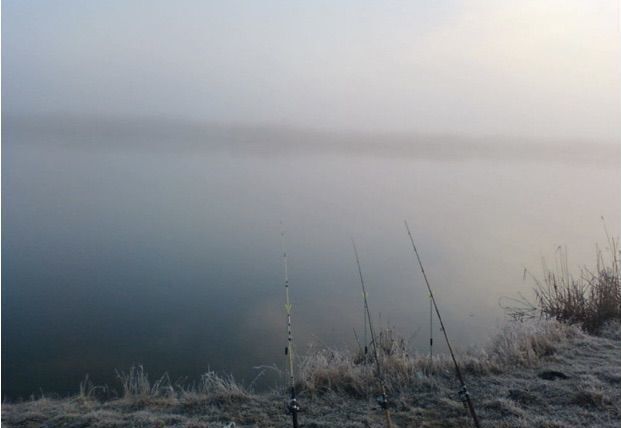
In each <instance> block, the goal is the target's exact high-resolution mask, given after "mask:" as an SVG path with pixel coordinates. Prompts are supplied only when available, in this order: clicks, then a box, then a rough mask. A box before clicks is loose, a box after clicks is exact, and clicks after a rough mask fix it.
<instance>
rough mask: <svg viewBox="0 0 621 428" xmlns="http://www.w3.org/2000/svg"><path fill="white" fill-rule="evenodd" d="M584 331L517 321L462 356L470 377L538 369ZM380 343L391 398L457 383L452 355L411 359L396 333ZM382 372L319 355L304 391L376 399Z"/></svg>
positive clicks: (354, 359) (308, 363) (303, 369)
mask: <svg viewBox="0 0 621 428" xmlns="http://www.w3.org/2000/svg"><path fill="white" fill-rule="evenodd" d="M581 334H582V333H581V332H580V330H579V329H577V328H574V327H572V326H569V325H565V324H562V323H560V322H556V321H552V320H540V321H532V320H531V321H526V322H514V323H511V324H508V325H506V326H505V327H504V328H503V329H502V331H501V332H500V333H499V334H498V335H497V336H495V337H494V338H493V339H492V340H491V341H490V342H489V343H488V344H486V345H485V346H484V347H482V348H481V349H479V350H478V351H471V352H469V353H465V354H462V355H461V356H459V358H458V359H459V360H460V361H459V362H460V365H461V367H462V369H463V371H464V372H465V373H466V374H472V375H487V374H498V373H502V372H505V371H508V370H512V369H515V368H523V367H535V366H537V365H538V364H539V363H540V361H541V359H542V358H543V357H545V356H547V355H550V354H552V353H553V352H554V351H555V350H556V348H557V346H558V345H559V344H560V343H563V342H565V341H566V340H567V339H569V338H572V337H576V336H578V335H581ZM379 337H380V338H381V342H380V340H378V342H379V343H381V344H380V346H379V347H378V351H380V359H381V363H382V369H383V376H384V379H385V382H386V386H387V389H388V391H389V393H390V394H393V395H395V394H399V393H402V392H406V391H410V390H411V389H412V388H413V387H421V386H422V387H424V386H425V385H427V386H428V385H429V384H430V383H433V377H437V376H440V377H443V378H452V377H453V376H454V367H453V363H452V360H451V359H450V357H449V356H448V355H436V356H434V357H433V359H430V358H429V357H428V356H426V355H425V356H422V355H416V354H413V355H410V354H409V353H408V351H407V347H406V346H405V341H404V340H403V339H402V338H399V337H397V336H395V334H394V332H393V331H392V330H390V329H388V330H384V331H382V333H381V334H380V335H379ZM375 373H376V371H375V366H374V364H373V361H371V359H370V357H369V358H368V359H367V362H366V363H365V359H364V357H361V355H360V351H358V352H356V353H350V352H344V351H336V350H326V349H322V350H319V351H317V352H315V353H313V354H311V355H308V356H306V357H304V358H303V359H302V362H301V365H300V380H299V385H298V386H299V388H300V389H303V390H305V391H307V392H309V393H310V394H311V395H317V394H319V395H320V394H325V393H328V392H330V393H344V394H348V395H350V396H352V397H354V398H360V397H365V396H367V388H370V394H371V395H373V394H376V393H377V390H376V385H377V380H376V374H375Z"/></svg>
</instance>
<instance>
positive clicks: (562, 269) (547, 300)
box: [511, 235, 621, 334]
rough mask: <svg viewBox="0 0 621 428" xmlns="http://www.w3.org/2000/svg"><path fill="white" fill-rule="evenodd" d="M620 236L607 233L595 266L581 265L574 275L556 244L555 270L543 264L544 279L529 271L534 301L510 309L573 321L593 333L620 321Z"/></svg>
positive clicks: (521, 315)
mask: <svg viewBox="0 0 621 428" xmlns="http://www.w3.org/2000/svg"><path fill="white" fill-rule="evenodd" d="M619 255H620V253H619V239H618V238H614V237H610V236H609V235H607V243H606V246H605V247H604V249H601V248H599V247H598V248H597V250H596V263H595V268H588V267H582V268H581V269H580V273H579V274H578V275H577V276H574V275H572V274H571V273H570V270H569V267H568V264H567V251H566V250H563V249H562V248H560V247H559V249H558V252H557V257H558V258H557V260H556V267H555V269H554V270H552V269H549V268H547V267H546V266H545V265H544V273H543V279H542V280H540V279H539V278H537V277H536V276H535V275H532V274H530V272H528V271H525V274H528V275H530V277H531V278H532V279H533V281H534V282H535V296H536V304H534V305H532V304H530V303H528V302H525V300H524V299H523V300H522V302H523V303H525V304H523V305H521V307H519V308H512V309H513V311H511V314H512V315H513V316H514V317H517V318H524V317H525V316H532V315H533V313H535V312H538V313H539V315H540V316H543V317H545V318H551V319H556V320H558V321H561V322H564V323H568V324H576V325H579V326H581V327H582V328H583V329H584V330H585V331H587V332H589V333H593V334H597V333H599V332H600V329H601V328H602V327H603V326H604V325H605V324H606V322H608V321H611V320H617V321H620V320H621V262H620V258H619Z"/></svg>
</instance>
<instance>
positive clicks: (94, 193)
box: [2, 122, 621, 398]
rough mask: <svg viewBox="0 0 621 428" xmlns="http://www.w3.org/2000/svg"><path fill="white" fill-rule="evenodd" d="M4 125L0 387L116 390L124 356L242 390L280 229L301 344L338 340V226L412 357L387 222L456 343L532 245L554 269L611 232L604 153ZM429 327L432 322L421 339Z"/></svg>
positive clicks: (483, 333) (263, 342)
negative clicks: (219, 377) (84, 383)
mask: <svg viewBox="0 0 621 428" xmlns="http://www.w3.org/2000/svg"><path fill="white" fill-rule="evenodd" d="M19 129H20V128H19V127H18V126H15V127H12V125H11V123H10V122H9V123H8V124H6V125H4V127H3V161H2V162H3V165H2V166H3V169H2V191H3V192H2V268H3V269H2V391H3V395H4V396H5V397H9V398H18V397H20V396H21V397H28V396H29V395H30V394H32V393H34V394H38V393H40V392H41V391H43V392H44V393H58V394H61V395H62V394H68V393H72V392H76V391H77V389H78V385H79V382H80V380H82V379H83V378H84V376H85V375H86V374H87V373H88V374H89V375H90V378H91V379H92V380H93V381H94V382H95V383H97V384H104V383H106V384H109V385H112V386H116V385H117V383H116V381H115V369H119V370H127V369H128V368H129V367H130V366H131V365H132V364H137V363H141V364H144V366H145V368H146V369H147V371H149V373H150V374H151V376H152V377H159V375H161V374H162V373H163V372H168V373H169V374H170V375H171V377H172V378H173V379H176V378H182V377H187V378H189V379H194V378H197V377H198V375H199V374H200V373H201V372H204V371H206V370H208V369H210V368H211V369H214V370H217V371H221V372H230V373H233V374H234V375H235V377H236V378H237V379H239V380H242V381H244V382H246V383H248V382H250V381H251V380H252V379H254V378H255V376H257V374H258V373H259V370H258V369H256V368H255V367H257V366H262V365H274V364H275V365H276V366H278V367H281V368H282V367H283V366H284V355H283V350H284V347H285V345H286V323H285V314H284V308H283V303H284V288H283V265H282V257H281V256H282V254H281V249H280V222H281V221H282V223H283V225H284V227H285V229H286V233H287V248H288V253H289V276H290V284H291V298H292V300H293V304H294V312H293V322H294V336H295V341H296V344H297V349H298V352H299V353H302V354H303V353H304V352H308V350H309V347H313V346H332V347H338V348H345V347H350V348H353V347H355V346H356V341H355V338H354V334H353V329H356V330H357V331H358V332H360V331H361V329H362V322H363V318H362V316H363V313H362V302H361V292H360V284H359V280H358V277H357V271H356V266H355V262H354V257H353V252H352V248H351V237H355V239H356V242H357V246H358V248H359V252H360V256H361V262H362V269H363V271H364V273H365V276H366V278H365V279H366V282H367V287H368V293H369V305H370V308H371V311H372V312H373V315H374V316H375V317H376V319H377V325H378V326H391V327H393V328H394V329H395V330H396V331H397V332H398V333H399V334H401V335H403V336H404V337H406V338H408V340H409V343H410V345H411V347H412V350H417V351H419V352H423V353H424V352H427V342H428V336H427V335H428V333H427V329H428V325H427V322H428V321H427V319H428V298H427V292H426V291H425V289H424V283H423V281H422V277H421V275H420V273H419V271H418V269H417V265H416V264H415V259H414V258H413V255H412V251H411V247H410V244H409V241H408V238H407V235H406V232H405V229H404V226H403V220H404V219H408V221H409V223H410V226H411V228H412V231H413V233H414V236H415V238H416V239H417V244H418V246H419V250H420V252H421V255H422V258H423V262H424V263H425V268H426V270H427V273H428V275H429V278H430V280H431V283H432V286H433V287H434V288H435V292H436V294H437V300H438V304H439V306H440V310H441V311H443V317H444V318H445V322H446V324H447V330H448V333H449V335H450V336H451V337H452V338H453V339H454V341H455V343H456V344H457V345H458V347H461V348H466V347H468V346H479V345H480V344H481V343H483V342H485V340H486V339H487V338H489V337H490V335H492V334H493V333H494V332H495V331H496V330H497V328H498V327H499V326H500V325H501V324H502V322H503V320H504V315H503V311H502V310H501V308H500V307H499V305H498V301H499V299H500V298H501V297H503V296H514V295H515V294H516V293H517V292H520V291H521V292H524V293H525V294H528V291H529V290H530V288H531V286H532V283H531V282H528V281H524V280H523V277H522V274H523V270H524V268H525V267H528V268H529V269H530V270H532V271H533V272H535V273H537V272H540V269H541V259H542V257H544V258H546V259H547V260H548V261H549V264H550V265H553V261H554V256H555V254H556V249H557V247H558V246H559V245H562V246H566V247H567V250H568V254H569V264H570V266H575V267H577V266H578V265H581V264H592V263H593V262H594V254H595V250H594V248H595V244H596V242H600V243H604V242H605V235H604V232H603V226H602V220H601V219H600V217H601V216H604V217H605V218H606V224H607V227H608V229H609V230H610V231H611V232H612V233H614V234H618V232H619V230H620V222H621V220H620V219H621V168H619V157H618V150H616V149H610V148H602V149H601V151H602V153H601V156H599V155H597V153H599V151H600V149H599V148H588V149H587V148H585V149H581V150H583V151H584V153H583V154H584V156H581V155H580V153H581V152H580V150H578V151H577V152H575V153H573V154H572V155H571V156H569V157H567V156H564V155H563V154H562V153H563V152H564V151H563V149H560V148H559V149H558V153H559V155H558V156H556V155H555V150H556V149H555V148H552V149H549V150H548V149H546V150H547V151H545V150H542V151H541V152H539V151H537V150H536V149H534V148H532V147H531V148H528V150H527V151H525V154H524V155H523V156H522V155H516V153H517V154H520V153H521V152H520V149H519V144H518V143H514V144H513V145H512V146H511V147H508V146H507V147H508V148H507V154H506V155H503V153H504V150H503V149H502V147H503V146H498V147H500V149H498V148H496V149H495V150H496V152H495V154H494V155H493V156H489V153H488V152H487V151H486V149H485V147H486V146H485V147H483V148H481V147H479V146H478V147H473V148H472V149H469V147H470V146H468V143H467V142H465V143H464V144H463V146H459V145H455V146H453V145H449V146H447V147H449V149H446V147H445V146H442V145H438V147H439V149H438V150H434V147H433V146H432V145H428V146H424V150H423V149H421V150H420V151H418V152H417V151H416V150H414V151H410V150H409V149H408V150H392V149H390V147H388V148H387V146H382V145H378V146H377V147H376V148H374V147H375V146H373V145H372V144H367V145H365V150H358V149H357V148H356V146H355V142H353V143H351V142H348V143H347V144H345V145H343V146H342V147H341V146H338V147H339V148H338V150H333V149H332V148H334V146H330V145H321V144H317V146H313V145H312V135H311V136H310V137H309V136H308V135H307V136H306V137H305V142H304V145H299V146H295V144H294V142H291V141H280V142H278V143H277V144H276V143H274V144H272V141H271V140H270V136H269V133H268V134H267V135H266V133H265V132H263V133H262V134H261V138H260V140H261V144H258V143H257V144H254V143H255V140H254V138H253V133H252V132H251V131H247V138H245V139H239V138H236V139H235V144H234V145H233V144H232V145H231V146H227V144H225V143H226V141H228V140H227V138H229V139H230V136H228V137H227V136H223V137H218V135H215V136H214V135H212V136H210V137H209V138H208V139H207V140H205V141H204V144H202V143H200V142H199V143H192V144H184V143H182V142H179V141H177V140H176V139H175V138H174V137H164V138H161V141H159V142H158V143H157V144H155V143H154V144H153V146H150V142H149V136H148V135H147V136H146V137H145V136H143V137H140V138H139V137H135V138H134V137H133V136H132V135H131V133H129V134H127V133H123V132H118V133H105V132H104V133H97V134H88V133H82V134H81V133H79V132H78V133H77V134H71V135H67V134H63V133H62V132H52V131H50V132H42V131H41V130H35V131H29V132H22V131H19ZM85 135H86V136H85ZM218 138H221V140H222V141H220V140H218ZM274 138H275V137H274ZM279 138H280V137H279ZM225 140H226V141H225ZM292 140H295V138H294V137H292ZM307 140H308V141H307ZM68 141H69V143H68ZM223 141H224V143H223ZM309 141H310V142H309ZM137 142H139V144H138V143H137ZM414 143H416V141H415V142H414ZM414 143H413V144H414ZM288 144H289V145H288ZM335 144H336V143H335ZM491 144H493V141H492V143H491ZM499 144H500V143H499ZM337 145H338V144H337ZM291 147H297V148H296V149H295V150H292V149H291ZM455 147H458V149H455ZM595 147H597V146H595ZM348 148H349V149H348ZM350 149H351V150H350ZM594 154H595V155H597V156H594ZM440 334H441V333H440V331H439V329H437V323H436V338H437V339H436V343H437V344H438V346H437V348H438V350H439V351H440V350H442V349H443V346H442V345H441V341H440ZM265 379H266V380H265V381H264V384H265V386H270V383H271V382H276V381H277V379H271V378H270V376H267V375H266V377H265Z"/></svg>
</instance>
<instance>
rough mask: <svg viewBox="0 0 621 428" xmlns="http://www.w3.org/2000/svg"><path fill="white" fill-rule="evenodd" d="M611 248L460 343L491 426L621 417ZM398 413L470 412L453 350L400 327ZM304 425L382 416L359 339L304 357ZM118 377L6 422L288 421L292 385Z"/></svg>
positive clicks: (620, 278)
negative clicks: (508, 318) (413, 340)
mask: <svg viewBox="0 0 621 428" xmlns="http://www.w3.org/2000/svg"><path fill="white" fill-rule="evenodd" d="M607 249H608V253H609V257H605V256H604V254H605V253H604V252H601V251H598V255H597V263H596V267H595V268H594V269H587V268H583V269H582V271H581V273H580V275H579V276H578V277H576V278H574V277H573V276H571V275H570V274H569V270H568V269H567V263H566V261H565V262H563V254H562V253H561V255H560V257H561V259H560V260H561V263H559V266H560V268H559V270H558V271H555V272H551V271H547V270H546V271H545V272H544V277H543V279H542V280H538V279H537V278H535V277H533V278H534V280H535V296H536V303H534V304H532V303H529V302H524V303H526V304H525V305H522V306H521V307H514V308H512V315H513V318H514V321H512V322H508V324H507V325H506V326H505V327H504V328H503V329H502V330H501V331H500V332H498V334H497V335H496V336H494V337H493V338H492V339H491V340H490V341H489V342H488V343H487V344H485V346H483V347H481V348H478V349H477V350H473V351H470V352H466V353H461V354H460V355H458V359H459V362H460V365H461V367H462V370H463V372H464V374H465V376H466V382H467V383H468V389H469V391H470V394H471V397H472V399H473V401H474V405H475V407H476V410H477V413H478V415H479V417H480V419H481V421H482V424H483V426H485V427H529V428H531V427H541V428H552V427H556V428H561V427H577V426H580V427H587V426H594V427H595V426H597V427H618V426H621V274H620V272H621V269H620V267H621V266H620V262H619V257H618V256H619V254H618V241H614V240H610V242H609V245H608V247H607ZM377 343H378V345H379V346H378V348H379V350H380V355H381V361H382V368H383V373H384V378H385V384H386V389H387V392H388V395H389V400H390V410H391V413H392V417H393V421H394V422H395V423H396V425H397V426H399V427H413V426H420V427H463V426H470V419H469V418H468V415H467V412H466V411H465V409H464V406H463V403H462V402H461V401H460V400H459V396H458V393H457V391H458V389H459V385H458V383H457V381H456V379H455V376H454V367H453V364H452V362H451V360H450V358H449V356H448V355H436V356H434V357H433V359H430V358H429V357H428V356H426V355H411V354H409V353H408V350H407V347H406V346H405V344H404V341H403V340H400V339H399V338H397V337H395V336H394V335H393V332H392V331H391V330H384V331H382V332H381V334H380V335H379V338H378V341H377ZM297 366H298V384H297V390H298V391H299V395H298V399H299V401H300V403H301V405H302V408H303V412H302V413H301V414H300V420H301V424H302V426H303V427H369V426H377V427H380V426H383V417H382V414H381V412H380V409H379V408H378V405H377V404H376V403H375V401H374V399H373V397H374V396H377V395H378V393H379V391H378V388H377V380H376V377H375V371H374V366H373V362H372V361H371V360H370V359H368V358H365V356H364V355H363V354H362V353H361V352H360V351H359V350H358V351H351V352H346V351H340V350H332V349H321V350H318V351H317V352H315V353H314V354H312V355H308V356H304V357H302V358H301V359H300V360H299V361H298V364H297ZM118 379H119V385H117V387H116V389H110V388H107V387H106V388H104V387H100V386H95V385H93V384H92V383H91V382H89V381H88V379H85V381H84V382H83V383H82V384H81V385H80V393H79V394H78V395H77V396H75V397H71V398H66V399H52V398H46V397H41V398H39V399H33V400H31V401H28V402H22V403H3V405H2V425H3V426H7V427H39V426H45V427H83V426H93V427H122V426H134V427H163V426H178V427H229V428H231V427H241V426H248V427H250V426H258V427H272V426H274V427H281V426H282V427H287V426H291V422H290V417H289V416H288V415H287V414H286V411H285V408H286V403H285V393H284V389H285V388H284V387H283V388H282V390H279V391H272V392H268V393H260V394H259V393H255V392H253V391H252V389H251V388H247V387H244V386H242V385H239V384H238V383H236V382H235V381H234V380H233V379H232V378H230V377H221V376H219V375H217V374H216V373H213V372H209V373H206V374H204V375H203V376H202V377H201V378H200V379H198V380H197V381H196V382H194V383H192V384H177V383H175V382H172V381H171V380H170V379H169V378H168V376H166V375H164V376H161V377H160V378H158V379H157V380H151V379H150V378H149V376H148V374H147V373H146V372H145V370H144V369H143V368H142V367H133V368H131V369H130V370H129V371H128V372H124V373H118Z"/></svg>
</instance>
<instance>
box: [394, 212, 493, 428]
mask: <svg viewBox="0 0 621 428" xmlns="http://www.w3.org/2000/svg"><path fill="white" fill-rule="evenodd" d="M404 223H405V228H406V230H407V231H408V235H409V237H410V242H412V248H413V249H414V254H416V259H417V260H418V265H419V266H420V271H421V272H422V273H423V278H425V284H427V290H428V291H429V298H430V299H431V302H432V303H433V307H434V309H435V311H436V315H437V316H438V321H439V322H440V329H441V330H442V333H444V339H445V340H446V346H447V347H448V350H449V353H450V354H451V358H452V359H453V365H454V366H455V373H456V375H457V379H458V380H459V383H460V385H461V387H460V389H459V396H460V398H461V400H462V401H463V402H464V403H465V404H466V407H467V408H468V411H469V413H470V416H471V417H472V422H473V423H474V426H475V427H476V428H480V427H481V424H480V423H479V418H478V417H477V414H476V412H475V411H474V405H473V404H472V400H470V394H469V393H468V390H467V389H466V382H464V377H463V376H462V374H461V370H460V369H459V364H457V359H455V354H454V353H453V348H452V347H451V342H450V341H449V338H448V334H447V333H446V328H444V323H443V322H442V317H441V316H440V311H439V310H438V305H437V303H436V299H435V298H434V297H433V292H432V291H431V286H430V285H429V280H428V279H427V274H426V273H425V268H423V262H421V260H420V255H419V254H418V250H417V249H416V244H414V238H413V237H412V232H411V231H410V226H409V225H408V222H407V220H405V221H404Z"/></svg>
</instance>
